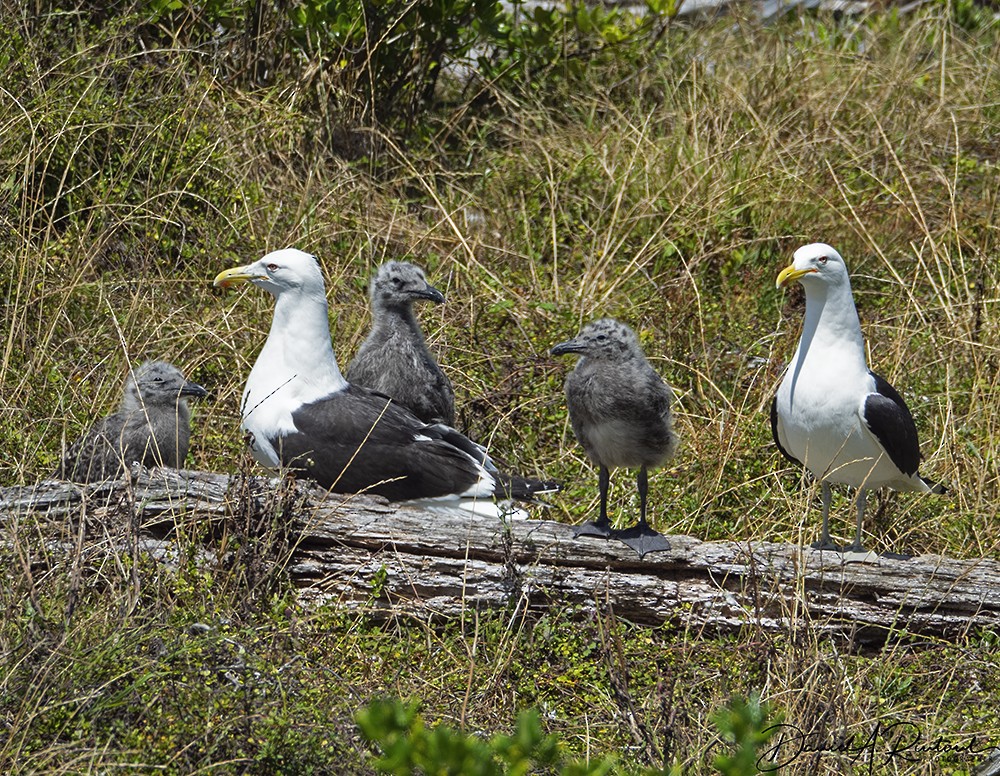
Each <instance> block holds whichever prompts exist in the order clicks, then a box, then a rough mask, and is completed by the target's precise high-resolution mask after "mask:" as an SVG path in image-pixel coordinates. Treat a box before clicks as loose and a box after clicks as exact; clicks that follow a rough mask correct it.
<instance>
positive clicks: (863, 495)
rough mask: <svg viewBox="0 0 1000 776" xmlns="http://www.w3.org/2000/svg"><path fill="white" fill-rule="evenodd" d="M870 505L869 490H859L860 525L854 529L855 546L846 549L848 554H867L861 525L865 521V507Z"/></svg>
mask: <svg viewBox="0 0 1000 776" xmlns="http://www.w3.org/2000/svg"><path fill="white" fill-rule="evenodd" d="M867 504H868V488H859V489H858V523H857V525H856V526H855V528H854V544H852V545H850V546H849V547H845V548H844V549H845V550H846V551H848V552H865V548H864V545H863V544H862V543H861V524H862V523H863V522H864V519H865V507H866V506H867Z"/></svg>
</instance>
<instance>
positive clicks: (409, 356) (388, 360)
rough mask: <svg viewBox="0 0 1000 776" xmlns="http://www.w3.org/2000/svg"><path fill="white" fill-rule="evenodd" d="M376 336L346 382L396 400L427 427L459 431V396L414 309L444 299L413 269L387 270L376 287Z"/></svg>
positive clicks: (388, 266) (399, 265) (393, 265)
mask: <svg viewBox="0 0 1000 776" xmlns="http://www.w3.org/2000/svg"><path fill="white" fill-rule="evenodd" d="M370 297H371V309H372V330H371V333H370V334H369V335H368V338H367V339H366V340H365V341H364V342H363V343H362V344H361V347H360V348H359V349H358V353H357V355H356V356H355V357H354V360H353V361H352V362H351V363H350V365H349V366H348V367H347V374H346V377H347V380H348V382H350V383H351V384H352V385H361V386H364V387H365V388H370V389H372V390H373V391H378V392H379V393H384V394H385V395H386V396H390V397H392V399H393V400H395V401H396V402H397V403H398V404H402V405H403V406H404V407H406V408H407V409H408V410H409V411H410V412H412V413H413V414H414V415H416V416H417V417H418V418H420V419H421V420H422V421H424V422H425V423H444V424H445V425H448V426H454V425H455V391H454V389H453V388H452V386H451V381H450V380H449V379H448V378H447V377H446V376H445V374H444V372H442V371H441V367H439V366H438V364H437V361H435V360H434V356H432V355H431V353H430V351H429V350H428V349H427V343H426V341H425V340H424V335H423V332H422V331H421V330H420V324H419V323H417V319H416V316H415V315H414V314H413V303H414V302H415V301H418V300H421V299H426V300H429V301H432V302H436V303H438V304H440V303H442V302H444V295H443V294H442V293H441V292H440V291H438V290H437V289H436V288H434V287H433V286H431V285H430V284H429V283H428V282H427V279H426V278H425V277H424V272H423V270H421V269H420V267H417V266H415V265H413V264H408V263H406V262H401V261H390V262H387V263H385V264H383V265H382V266H381V267H380V268H379V271H378V273H377V274H376V275H375V277H374V278H373V279H372V282H371V293H370Z"/></svg>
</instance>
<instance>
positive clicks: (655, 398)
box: [552, 318, 678, 556]
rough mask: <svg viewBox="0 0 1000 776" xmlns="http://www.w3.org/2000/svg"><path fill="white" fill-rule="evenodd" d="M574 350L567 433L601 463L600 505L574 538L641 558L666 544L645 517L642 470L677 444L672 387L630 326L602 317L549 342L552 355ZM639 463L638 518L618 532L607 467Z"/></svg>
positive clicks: (568, 386) (661, 459) (659, 462)
mask: <svg viewBox="0 0 1000 776" xmlns="http://www.w3.org/2000/svg"><path fill="white" fill-rule="evenodd" d="M568 353H575V354H578V355H579V356H580V359H579V361H577V364H576V367H575V368H574V369H573V371H572V372H570V373H569V375H568V376H567V377H566V402H567V404H568V406H569V417H570V422H571V423H572V426H573V433H574V434H575V435H576V438H577V440H579V442H580V444H581V445H583V449H584V451H585V452H586V453H587V457H588V458H589V459H590V460H591V461H592V462H593V463H594V464H595V465H596V466H598V468H599V472H600V474H599V476H600V480H599V485H600V497H601V511H600V515H599V517H598V519H597V520H596V521H595V522H592V523H586V524H584V525H582V526H580V527H579V528H578V529H577V536H580V535H585V536H601V537H605V538H610V537H613V538H617V539H620V540H621V541H623V542H624V543H625V544H627V545H629V546H630V547H632V548H633V549H635V550H636V551H637V552H638V553H639V555H640V556H643V555H645V554H646V553H648V552H655V551H660V550H667V549H669V548H670V544H669V543H668V542H667V540H666V539H665V538H664V537H663V536H662V535H660V534H659V533H657V532H656V531H654V530H653V529H652V528H650V526H649V524H648V523H647V521H646V493H647V488H648V469H651V468H657V467H659V466H662V465H663V464H664V463H665V462H666V461H667V460H669V459H670V458H671V457H672V456H673V454H674V452H675V450H676V449H677V441H678V440H677V435H676V434H675V433H674V430H673V419H672V416H671V412H670V405H671V403H672V402H673V392H672V391H671V390H670V387H669V386H668V385H667V384H666V383H665V382H664V381H663V379H662V378H661V377H660V376H659V375H658V374H657V373H656V371H655V370H654V369H653V367H652V366H650V364H649V362H648V361H647V360H646V357H645V355H644V354H643V352H642V348H641V347H640V346H639V340H638V338H637V337H636V335H635V332H633V331H632V329H630V328H629V327H628V326H626V325H625V324H623V323H620V322H619V321H616V320H614V319H613V318H602V319H600V320H596V321H593V322H592V323H588V324H587V325H586V326H584V327H583V328H582V329H581V330H580V333H579V334H578V335H577V336H576V337H574V338H573V339H571V340H569V341H567V342H562V343H560V344H558V345H556V346H555V347H554V348H552V355H555V356H560V355H564V354H568ZM616 468H637V469H638V470H639V471H638V475H637V478H636V484H637V487H638V490H639V522H638V524H637V525H636V526H634V527H632V528H629V529H626V530H624V531H616V530H615V529H613V528H612V527H611V522H610V520H609V519H608V511H607V504H608V488H609V485H610V478H611V475H610V470H611V469H616Z"/></svg>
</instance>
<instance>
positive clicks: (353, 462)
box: [272, 386, 486, 501]
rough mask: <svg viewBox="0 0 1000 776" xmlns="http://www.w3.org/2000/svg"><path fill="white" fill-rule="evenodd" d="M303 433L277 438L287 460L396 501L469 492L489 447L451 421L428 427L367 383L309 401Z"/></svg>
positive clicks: (325, 481) (326, 483)
mask: <svg viewBox="0 0 1000 776" xmlns="http://www.w3.org/2000/svg"><path fill="white" fill-rule="evenodd" d="M292 420H293V421H294V423H295V427H296V428H297V429H298V432H297V433H291V434H288V435H286V436H284V437H281V438H280V439H276V440H272V444H274V446H275V449H277V450H278V454H279V456H280V457H281V461H282V463H283V464H284V465H286V466H288V467H290V468H292V469H296V470H298V471H300V472H302V473H304V474H306V475H307V476H309V477H311V478H313V479H315V480H316V481H317V482H318V483H319V484H320V485H322V486H323V487H325V488H330V489H331V490H333V491H334V492H335V493H361V492H366V493H377V494H379V495H382V496H385V497H386V498H388V499H390V500H392V501H401V500H405V499H414V498H434V497H437V496H448V495H452V494H458V493H463V492H465V491H466V490H468V489H469V488H470V487H472V485H474V484H475V483H476V481H477V480H478V479H479V468H478V466H477V462H479V463H482V462H483V461H485V460H486V453H485V451H484V450H483V449H482V448H481V447H479V446H478V445H475V444H474V443H473V442H471V441H470V440H469V439H467V438H466V437H464V436H462V435H461V434H459V433H458V432H457V431H455V430H454V429H452V428H449V427H447V426H435V425H431V426H427V425H424V424H423V423H421V422H420V420H419V419H417V418H416V417H414V416H413V415H412V414H411V413H410V412H409V411H407V410H406V409H404V408H403V407H400V406H399V405H398V404H396V403H395V402H392V401H390V400H388V399H387V398H386V397H384V396H381V395H379V394H377V393H374V392H372V391H368V390H367V389H365V388H361V387H359V386H348V387H347V388H346V389H344V390H343V391H338V392H337V393H335V394H333V395H332V396H329V397H327V398H325V399H320V400H318V401H315V402H311V403H309V404H306V405H303V406H302V407H301V408H300V409H298V410H296V411H295V412H294V413H293V414H292Z"/></svg>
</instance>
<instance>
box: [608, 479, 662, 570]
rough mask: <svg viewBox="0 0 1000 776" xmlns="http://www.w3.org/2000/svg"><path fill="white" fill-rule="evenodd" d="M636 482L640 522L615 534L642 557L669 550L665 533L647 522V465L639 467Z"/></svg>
mask: <svg viewBox="0 0 1000 776" xmlns="http://www.w3.org/2000/svg"><path fill="white" fill-rule="evenodd" d="M635 484H636V487H637V488H638V490H639V522H638V524H637V525H635V526H633V527H632V528H628V529H626V530H624V531H616V532H615V536H616V537H617V538H618V539H621V541H623V542H624V543H625V544H627V545H628V546H629V547H631V548H632V549H633V550H635V551H636V552H637V553H639V557H640V558H641V557H643V556H645V555H646V553H649V552H662V551H663V550H669V549H670V542H668V541H667V540H666V538H664V536H663V534H661V533H659V532H657V531H654V530H653V529H652V528H650V527H649V523H647V522H646V493H647V491H648V490H649V474H648V473H647V471H646V467H645V466H642V467H640V468H639V473H638V474H637V475H636V478H635Z"/></svg>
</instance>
